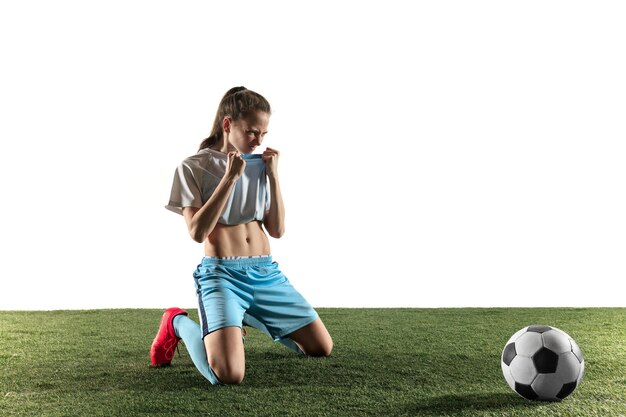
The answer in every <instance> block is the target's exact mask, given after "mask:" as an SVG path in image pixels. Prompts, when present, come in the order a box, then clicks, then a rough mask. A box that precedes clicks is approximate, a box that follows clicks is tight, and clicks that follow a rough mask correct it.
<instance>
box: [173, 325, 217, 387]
mask: <svg viewBox="0 0 626 417" xmlns="http://www.w3.org/2000/svg"><path fill="white" fill-rule="evenodd" d="M172 324H173V325H174V331H175V332H176V336H178V337H180V338H181V339H183V342H185V347H186V348H187V352H189V356H191V360H192V361H193V364H194V365H196V368H197V369H198V371H200V373H201V374H202V376H203V377H205V378H206V379H208V380H209V382H211V384H213V385H221V382H220V381H219V380H218V379H217V377H216V376H215V373H214V372H213V370H212V369H211V367H210V366H209V361H208V360H207V357H206V349H205V347H204V341H203V340H202V330H201V329H200V325H199V324H198V323H196V322H195V321H193V320H191V319H190V318H189V317H187V316H186V315H184V314H179V315H178V316H176V317H174V320H172Z"/></svg>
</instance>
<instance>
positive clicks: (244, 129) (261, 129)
mask: <svg viewBox="0 0 626 417" xmlns="http://www.w3.org/2000/svg"><path fill="white" fill-rule="evenodd" d="M226 119H228V118H226ZM226 119H224V132H225V133H227V134H228V142H229V143H230V144H231V145H232V146H234V147H235V148H236V149H237V150H238V151H239V152H240V153H246V154H247V153H252V152H254V150H255V149H256V147H257V146H260V145H261V143H262V142H263V138H264V137H265V134H266V133H267V125H268V124H269V122H270V115H269V114H267V113H265V112H262V111H257V112H253V113H252V114H250V115H249V116H248V117H245V118H242V119H239V120H235V121H230V122H227V120H226ZM229 120H230V119H229Z"/></svg>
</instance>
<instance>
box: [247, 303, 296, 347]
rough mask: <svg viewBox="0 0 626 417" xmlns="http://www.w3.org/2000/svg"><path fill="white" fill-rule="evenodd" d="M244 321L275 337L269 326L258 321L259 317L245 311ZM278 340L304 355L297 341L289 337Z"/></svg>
mask: <svg viewBox="0 0 626 417" xmlns="http://www.w3.org/2000/svg"><path fill="white" fill-rule="evenodd" d="M243 322H244V324H245V325H247V326H250V327H254V328H255V329H258V330H260V331H262V332H263V333H265V334H266V335H268V336H269V337H271V338H272V340H273V339H274V338H273V337H272V335H271V334H270V332H269V330H267V327H265V325H264V324H263V323H261V322H260V321H258V320H257V319H255V318H254V317H252V316H251V315H249V314H248V313H245V314H244V315H243ZM277 342H278V343H281V344H282V345H284V346H286V347H288V348H289V349H291V350H293V351H295V352H296V353H297V354H299V355H304V352H303V351H302V350H301V349H300V347H299V346H298V345H297V344H296V342H294V341H293V340H291V339H290V338H288V337H286V338H284V339H280V340H277Z"/></svg>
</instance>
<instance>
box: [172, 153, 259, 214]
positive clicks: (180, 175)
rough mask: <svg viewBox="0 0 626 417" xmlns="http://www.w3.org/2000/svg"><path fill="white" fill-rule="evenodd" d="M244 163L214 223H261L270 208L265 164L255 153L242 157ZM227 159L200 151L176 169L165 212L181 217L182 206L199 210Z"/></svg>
mask: <svg viewBox="0 0 626 417" xmlns="http://www.w3.org/2000/svg"><path fill="white" fill-rule="evenodd" d="M241 156H242V158H243V159H244V160H245V161H246V167H245V168H244V171H243V174H242V175H241V177H239V179H238V180H237V182H236V183H235V187H234V189H233V191H232V192H231V193H230V196H229V197H228V200H227V201H226V206H225V207H224V211H223V212H222V215H221V216H220V218H219V219H218V220H217V221H218V223H221V224H226V225H234V224H245V223H249V222H251V221H253V220H259V221H262V220H263V218H264V217H265V211H267V210H269V207H270V193H269V189H268V187H267V177H266V174H265V162H263V160H262V159H261V155H259V154H242V155H241ZM227 162H228V156H227V155H226V154H224V153H222V152H218V151H215V150H213V149H208V148H206V149H202V150H200V151H199V152H198V153H197V154H195V155H193V156H190V157H189V158H186V159H185V160H184V161H183V162H182V163H181V164H180V165H179V166H178V168H176V172H175V173H174V183H173V184H172V192H171V194H170V201H169V204H168V205H166V206H165V208H166V209H168V210H171V211H173V212H174V213H178V214H181V215H182V214H183V210H182V208H183V207H197V208H201V207H202V206H203V205H204V203H206V202H207V200H208V199H209V197H211V195H212V194H213V192H214V191H215V189H216V188H217V185H218V184H219V182H220V180H221V179H222V177H223V176H224V174H225V173H226V163H227Z"/></svg>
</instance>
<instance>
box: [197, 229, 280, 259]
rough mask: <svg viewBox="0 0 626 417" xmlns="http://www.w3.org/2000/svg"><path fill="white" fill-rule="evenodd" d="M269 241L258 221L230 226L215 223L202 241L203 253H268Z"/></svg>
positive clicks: (220, 254) (249, 254)
mask: <svg viewBox="0 0 626 417" xmlns="http://www.w3.org/2000/svg"><path fill="white" fill-rule="evenodd" d="M269 254H270V242H269V239H268V238H267V236H266V235H265V231H264V230H263V225H262V223H261V222H260V221H251V222H250V223H246V224H236V225H232V226H228V225H224V224H221V223H217V224H216V225H215V228H213V231H212V232H211V234H210V235H209V237H208V238H207V239H206V240H205V241H204V255H205V256H214V257H218V258H223V257H226V256H255V255H269Z"/></svg>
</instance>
